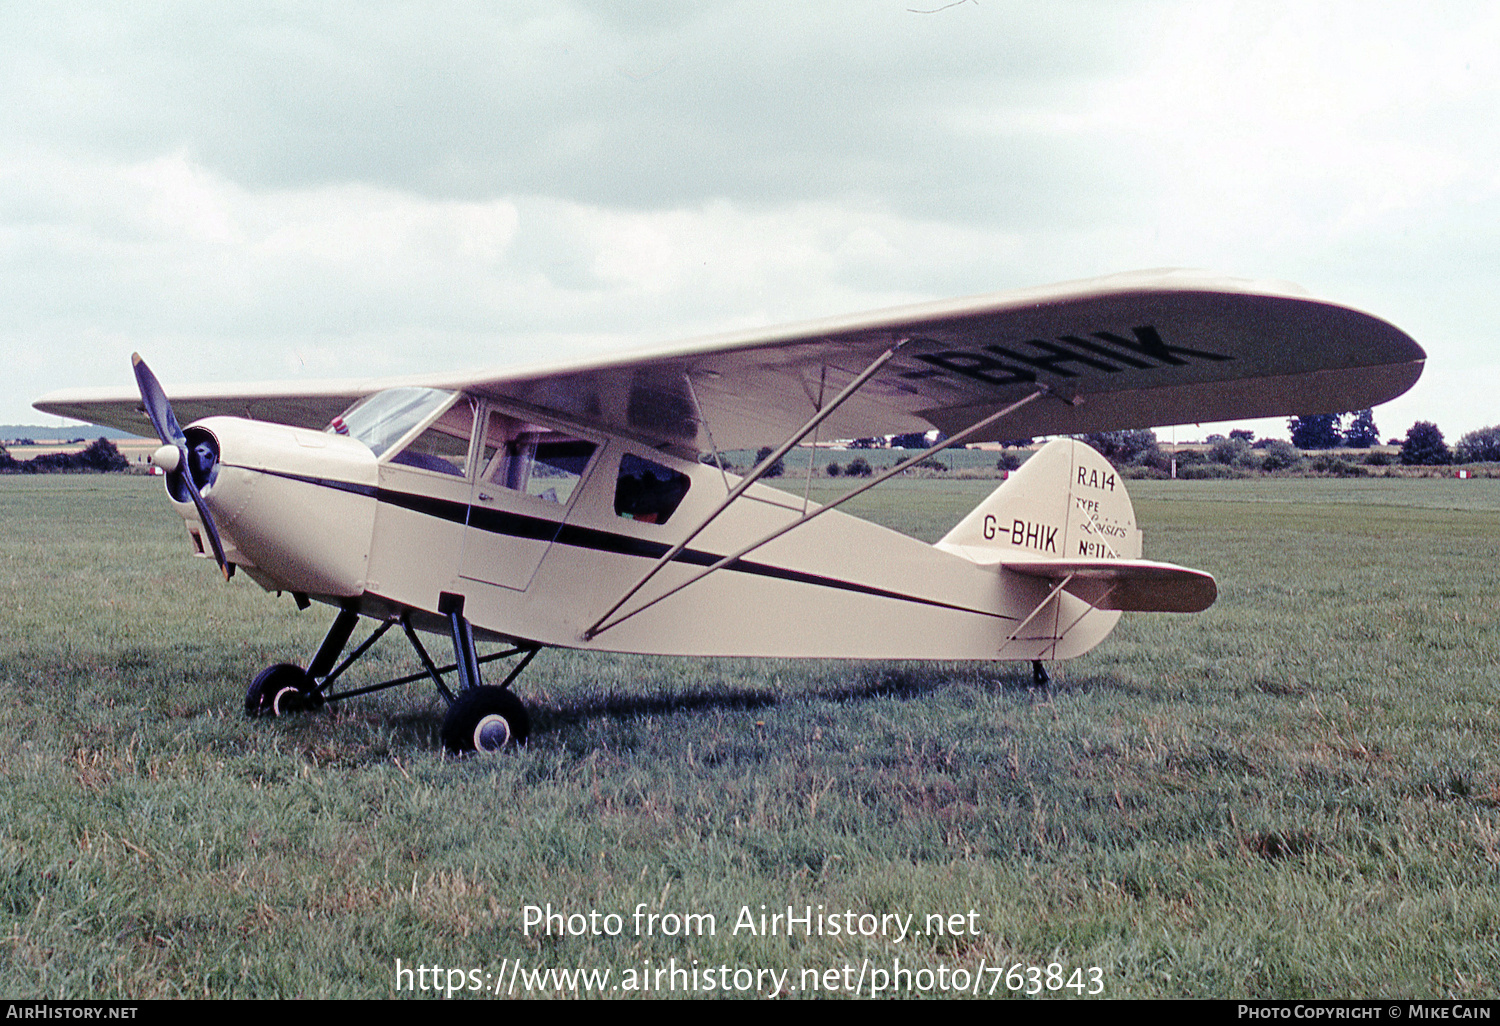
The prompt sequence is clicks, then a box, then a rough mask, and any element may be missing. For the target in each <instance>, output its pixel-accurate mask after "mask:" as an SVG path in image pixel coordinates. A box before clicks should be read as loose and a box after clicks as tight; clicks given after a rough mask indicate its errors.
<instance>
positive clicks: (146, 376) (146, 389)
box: [130, 353, 187, 453]
mask: <svg viewBox="0 0 1500 1026" xmlns="http://www.w3.org/2000/svg"><path fill="white" fill-rule="evenodd" d="M130 363H131V366H132V367H134V368H135V384H136V387H137V388H139V389H140V391H141V402H142V403H143V404H144V405H145V407H146V416H148V417H150V418H151V426H152V427H154V428H156V434H157V436H158V437H160V438H161V440H162V441H163V442H166V443H167V444H168V445H175V446H177V447H178V448H179V449H182V450H183V451H184V453H186V450H187V436H186V435H184V434H183V433H182V425H180V424H178V423H177V415H176V414H175V413H173V412H172V404H171V403H170V402H168V401H167V393H166V390H165V389H163V388H162V387H161V382H160V381H157V380H156V375H155V374H152V373H151V368H150V367H147V366H146V361H145V360H142V359H141V354H140V353H131V354H130Z"/></svg>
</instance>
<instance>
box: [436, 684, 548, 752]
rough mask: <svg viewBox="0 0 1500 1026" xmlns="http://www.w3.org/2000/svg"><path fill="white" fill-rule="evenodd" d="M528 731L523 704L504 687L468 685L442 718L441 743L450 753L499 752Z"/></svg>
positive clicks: (524, 735)
mask: <svg viewBox="0 0 1500 1026" xmlns="http://www.w3.org/2000/svg"><path fill="white" fill-rule="evenodd" d="M530 733H531V717H530V716H529V715H527V713H526V706H525V705H523V704H522V702H521V700H520V699H519V698H517V697H516V696H515V695H513V694H511V693H510V692H509V691H507V690H506V689H505V688H496V687H478V688H469V689H468V690H467V691H464V692H463V693H461V694H460V695H459V696H458V698H456V699H455V700H454V702H453V704H452V705H451V706H449V707H448V715H447V716H446V717H445V718H444V719H443V744H444V745H446V746H447V748H448V750H449V751H450V752H457V753H463V752H486V753H488V752H498V751H500V750H501V749H503V748H506V747H508V746H510V745H518V744H521V743H522V742H524V741H525V740H526V738H527V735H529V734H530Z"/></svg>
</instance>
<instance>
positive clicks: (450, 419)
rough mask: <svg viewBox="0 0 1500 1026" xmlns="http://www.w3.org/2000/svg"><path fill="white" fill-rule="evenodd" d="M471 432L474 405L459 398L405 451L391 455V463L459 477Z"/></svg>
mask: <svg viewBox="0 0 1500 1026" xmlns="http://www.w3.org/2000/svg"><path fill="white" fill-rule="evenodd" d="M473 433H474V404H473V402H472V401H471V400H467V399H460V400H459V401H458V402H456V403H454V404H453V407H452V408H451V409H449V410H448V411H447V412H445V413H444V414H443V415H442V416H441V417H439V418H438V419H437V420H435V421H433V422H432V423H431V424H429V425H428V426H427V430H426V431H423V432H422V433H421V434H420V435H418V436H417V437H416V438H413V439H412V440H411V443H410V444H409V445H407V446H406V448H404V449H402V450H401V451H400V452H399V453H397V454H396V455H395V456H392V457H391V462H392V463H400V464H403V465H404V466H408V467H416V468H417V469H418V470H431V471H433V472H435V473H438V474H452V475H454V476H455V477H462V476H463V475H464V467H465V465H466V464H467V463H468V459H469V436H470V435H472V434H473Z"/></svg>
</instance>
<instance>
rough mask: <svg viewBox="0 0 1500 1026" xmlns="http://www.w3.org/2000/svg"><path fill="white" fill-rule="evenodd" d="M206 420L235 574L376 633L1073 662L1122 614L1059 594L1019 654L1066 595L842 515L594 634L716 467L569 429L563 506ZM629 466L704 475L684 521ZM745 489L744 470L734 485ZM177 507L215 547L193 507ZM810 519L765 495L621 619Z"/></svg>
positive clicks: (282, 432)
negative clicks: (578, 470) (445, 600)
mask: <svg viewBox="0 0 1500 1026" xmlns="http://www.w3.org/2000/svg"><path fill="white" fill-rule="evenodd" d="M517 416H520V414H517ZM480 423H483V421H482V420H481V421H480ZM195 426H196V427H199V428H202V429H204V430H207V431H209V432H211V433H212V434H213V436H214V437H215V438H216V439H217V442H218V446H219V452H220V455H219V460H218V466H217V469H216V471H215V475H214V478H213V480H212V481H211V483H210V484H209V485H208V487H206V488H204V489H203V495H204V499H205V501H206V502H207V504H208V506H209V508H210V511H211V512H212V514H213V517H214V520H215V522H216V524H217V526H218V530H219V532H220V535H221V537H222V539H223V542H224V545H225V550H226V555H227V558H228V560H229V561H230V562H231V563H234V564H236V565H237V566H238V567H240V568H241V569H243V570H244V571H245V572H246V573H247V574H248V575H249V576H251V577H252V578H253V579H254V580H256V581H257V582H258V583H259V584H260V585H261V586H262V587H264V588H266V589H267V590H275V591H283V590H284V591H290V592H293V593H298V594H303V595H306V596H309V597H311V598H315V599H318V600H321V601H325V602H330V603H334V604H339V605H345V604H348V603H350V602H351V601H352V602H356V603H357V604H358V608H359V610H360V611H361V612H363V613H366V614H368V615H371V616H375V617H377V618H394V617H397V616H401V615H409V616H410V617H411V620H412V624H413V626H416V627H418V628H420V629H425V630H431V631H434V632H440V633H446V632H447V629H448V627H447V622H446V620H445V619H444V618H443V617H442V616H440V615H439V608H440V599H441V596H444V595H450V596H455V595H456V596H462V597H463V600H464V605H463V609H464V615H465V616H466V617H467V618H468V619H469V621H470V622H471V623H472V624H473V626H474V627H475V629H476V630H477V631H478V632H480V633H481V635H487V636H490V637H492V638H497V639H498V638H504V639H513V640H518V641H523V642H533V643H537V644H541V645H547V646H561V647H571V648H588V649H598V650H604V651H615V652H638V653H653V654H663V655H694V656H771V657H816V658H880V659H948V660H988V659H1066V658H1071V657H1073V656H1076V655H1079V654H1081V653H1083V652H1086V651H1088V650H1089V649H1090V648H1092V647H1093V646H1094V645H1096V644H1098V643H1099V642H1100V641H1101V640H1103V638H1104V637H1105V636H1107V635H1108V633H1109V631H1110V630H1111V629H1112V628H1113V626H1114V624H1115V622H1116V620H1117V619H1118V617H1119V613H1118V612H1111V611H1102V610H1090V609H1089V607H1088V606H1087V605H1086V604H1085V603H1084V602H1082V601H1080V600H1079V599H1077V598H1075V597H1073V596H1071V595H1068V594H1061V595H1058V596H1057V597H1056V598H1055V599H1054V600H1053V601H1052V603H1051V608H1049V609H1048V610H1046V612H1045V614H1044V615H1042V616H1038V617H1035V618H1033V619H1032V620H1031V621H1030V622H1029V623H1027V624H1026V625H1025V628H1024V629H1023V630H1022V632H1021V634H1020V636H1019V637H1016V638H1014V639H1013V640H1009V639H1011V635H1012V634H1013V633H1014V632H1015V631H1016V629H1017V627H1018V626H1020V625H1021V624H1022V622H1023V621H1025V620H1026V618H1027V617H1028V616H1030V615H1031V614H1032V612H1033V610H1035V609H1036V607H1037V606H1038V604H1040V603H1042V602H1043V601H1044V600H1045V599H1046V597H1047V595H1048V593H1049V591H1050V590H1051V589H1050V586H1049V584H1048V582H1046V581H1044V580H1039V579H1036V578H1033V577H1026V576H1023V575H1020V574H1014V573H1010V572H1008V571H1006V570H1004V569H1002V568H999V567H997V566H994V565H985V563H984V561H983V560H980V561H977V562H976V561H975V560H974V559H973V558H972V556H971V558H965V557H964V556H963V555H958V554H955V553H953V552H949V551H943V550H942V549H938V548H934V547H933V546H930V545H927V544H925V543H923V542H920V541H917V540H915V539H912V538H908V537H906V536H904V535H901V534H899V533H897V532H894V531H891V530H888V529H886V528H883V527H879V526H877V525H874V524H871V523H868V522H866V521H862V520H859V519H857V518H854V517H851V516H847V515H844V514H842V513H840V512H838V511H830V512H829V513H827V514H826V515H824V516H821V517H819V518H817V519H815V520H813V521H810V522H809V523H806V524H804V525H801V526H799V527H797V528H796V529H794V530H792V531H791V532H789V533H788V534H786V535H785V536H783V537H781V538H778V539H776V540H775V541H772V542H770V543H769V544H767V545H765V546H764V547H762V548H759V549H756V550H755V551H753V552H751V553H749V554H748V555H747V556H745V557H744V558H743V559H742V560H740V561H738V562H736V563H734V564H732V565H730V566H728V567H726V568H724V569H722V570H719V571H716V572H714V573H712V574H710V575H708V576H707V577H706V578H704V579H703V580H701V581H698V582H696V583H693V584H692V585H690V586H689V587H687V588H685V589H684V590H682V591H680V592H678V593H677V594H675V595H672V596H670V597H668V598H666V599H665V600H663V601H662V602H660V603H658V604H656V605H653V606H651V607H650V608H648V609H645V610H644V611H642V612H640V613H638V614H636V615H632V616H628V617H627V618H626V619H624V620H623V621H622V622H619V623H618V624H616V625H615V626H612V627H609V628H608V629H606V630H604V631H602V632H600V633H599V634H597V635H596V636H595V637H593V638H591V639H587V640H586V639H585V637H584V632H585V631H586V630H587V629H588V628H589V626H590V625H592V624H593V623H594V622H595V621H596V620H597V619H598V617H599V616H601V615H602V614H603V613H604V612H605V611H606V610H608V609H609V608H610V606H611V605H613V604H614V602H615V601H616V600H618V599H619V598H620V596H621V595H623V594H624V593H625V592H626V591H627V590H628V589H629V588H630V587H631V586H632V585H633V584H635V583H636V582H637V581H638V580H639V579H640V578H641V576H642V575H643V574H644V573H646V571H647V570H648V569H649V568H650V567H651V566H652V564H653V563H654V562H656V560H657V559H658V558H659V557H660V556H661V555H662V554H663V553H664V552H666V551H667V550H668V548H669V547H670V546H672V545H673V544H674V543H676V542H678V541H680V540H682V539H683V538H684V537H686V536H687V535H688V534H689V532H690V531H691V530H692V529H693V528H694V527H696V526H697V525H698V524H699V523H700V522H701V521H702V520H703V518H705V517H706V516H708V515H709V514H710V513H711V512H712V510H713V509H714V508H715V507H716V506H717V505H718V504H719V503H720V502H721V501H722V500H723V498H724V496H725V494H726V483H725V478H724V476H723V475H721V474H720V472H719V470H718V469H717V468H714V467H710V466H706V465H704V464H701V463H699V462H696V461H692V460H686V459H682V458H679V457H677V456H674V455H670V454H667V453H663V452H661V451H659V450H657V449H653V448H652V447H650V446H648V445H645V444H641V443H637V442H636V441H634V440H631V439H628V438H621V437H605V436H603V435H600V434H599V433H597V432H590V431H589V430H588V429H586V428H583V427H579V426H569V425H555V426H556V427H558V428H560V429H563V430H566V431H568V432H569V433H570V434H572V435H574V436H576V437H579V438H585V439H589V440H591V441H593V442H596V443H597V448H596V449H595V450H594V452H593V455H592V458H591V459H590V460H589V462H588V464H587V467H586V468H585V469H584V470H583V472H582V476H581V478H580V479H579V480H578V482H577V485H576V487H574V488H573V490H572V492H571V494H570V495H569V496H568V499H567V501H566V502H562V503H558V502H551V501H547V500H546V499H544V498H541V497H538V496H535V495H531V494H527V493H525V492H521V491H511V490H507V489H504V488H495V487H493V486H492V485H490V484H488V483H487V482H485V481H483V480H481V479H479V477H478V475H477V474H476V473H475V472H474V471H473V469H472V466H471V469H470V472H469V473H467V474H465V475H463V476H459V475H455V474H449V473H438V472H435V471H432V470H427V469H420V468H418V467H415V466H408V465H404V464H402V463H399V462H395V461H393V460H392V459H391V458H390V456H391V454H392V453H394V452H396V451H398V449H399V447H396V448H393V449H392V450H390V451H389V452H387V453H386V454H384V457H383V458H382V459H377V458H376V457H375V455H374V454H373V453H372V451H371V450H370V449H369V448H368V447H367V446H366V445H364V444H363V443H361V442H359V441H356V440H354V439H352V438H348V437H344V436H341V435H338V434H334V433H331V432H315V431H309V430H305V429H300V428H293V427H286V426H281V425H275V424H268V423H264V422H256V421H249V420H242V419H239V418H231V417H210V418H207V419H205V420H202V421H199V422H197V424H196V425H195ZM627 455H630V456H634V457H636V458H638V459H645V460H650V461H652V462H654V463H656V464H658V465H662V466H665V467H669V468H671V469H672V470H673V471H675V472H677V473H680V474H682V475H686V477H687V479H688V482H689V484H688V490H687V494H686V496H685V497H684V498H683V499H682V501H681V504H680V506H678V507H677V508H676V510H675V511H674V512H673V513H672V514H671V516H670V517H669V518H668V519H667V521H666V522H665V523H650V522H645V521H642V520H637V519H632V518H629V517H625V516H622V515H620V514H619V513H617V508H618V503H617V498H616V489H617V487H618V482H619V480H620V478H621V476H622V475H621V459H622V457H625V456H627ZM736 481H737V479H736V478H734V477H733V476H730V477H729V479H728V484H729V485H730V486H732V485H733V484H734V483H736ZM174 505H175V506H176V508H177V510H178V512H179V513H180V514H181V515H182V516H183V518H184V519H185V520H186V521H187V522H188V527H189V530H190V532H192V533H193V534H194V536H195V537H200V536H201V526H200V525H199V524H198V521H197V514H196V511H195V510H194V508H193V506H192V505H191V504H187V503H178V502H175V501H174ZM812 508H816V507H815V506H814V507H812ZM802 512H803V502H802V500H801V499H800V498H797V497H794V496H792V495H790V494H788V493H786V492H782V491H779V490H777V489H774V488H770V487H766V486H762V485H758V484H757V485H754V486H752V487H751V489H750V490H749V491H748V492H747V493H746V494H745V495H744V496H742V497H741V498H740V499H738V500H737V501H735V502H734V503H733V504H732V505H731V506H730V507H729V508H728V509H727V510H725V511H724V513H722V514H721V515H720V516H719V517H717V518H716V519H715V520H714V521H713V522H712V523H711V524H710V525H709V526H708V527H707V528H706V529H705V530H704V531H703V532H702V533H701V534H699V535H698V536H697V537H696V538H694V539H693V540H692V542H691V544H690V545H689V546H688V548H687V549H686V550H684V552H683V553H682V554H681V555H680V556H678V557H677V558H676V559H675V560H673V561H672V563H671V564H670V565H669V566H667V567H665V568H664V569H663V570H662V571H661V572H660V573H658V574H657V575H656V576H655V577H654V578H653V579H652V580H651V582H650V583H649V584H647V585H646V587H645V588H644V589H643V590H642V591H641V592H640V593H639V594H638V595H636V596H634V597H633V598H632V599H631V601H630V602H629V603H627V604H626V606H625V607H624V608H623V609H622V610H621V612H622V613H626V614H628V613H630V612H631V610H633V609H636V608H637V607H639V606H641V605H643V604H645V603H646V602H649V601H650V600H651V599H652V598H653V597H655V596H658V595H661V594H662V593H663V592H665V591H667V590H668V589H669V588H671V587H673V586H674V585H675V584H678V583H680V582H681V581H683V580H685V579H687V578H688V577H690V576H692V575H695V574H697V573H699V572H700V571H701V569H702V568H703V567H704V566H706V565H708V564H710V563H712V562H713V561H714V560H716V559H717V558H719V557H721V556H723V555H726V554H728V553H731V552H734V551H736V550H738V549H739V548H741V547H742V546H744V545H746V544H748V543H750V542H751V541H754V540H756V539H758V538H760V537H762V536H764V535H767V534H770V533H771V532H772V531H774V530H776V529H777V528H780V527H782V526H784V525H786V524H787V523H789V522H791V521H793V520H795V519H796V518H797V517H799V516H800V515H801V514H802ZM198 548H199V550H200V552H201V551H202V550H203V546H202V544H201V542H200V543H199V545H198ZM450 601H451V600H450ZM1059 633H1062V634H1064V635H1065V637H1064V638H1062V640H1059V639H1058V637H1057V635H1058V634H1059Z"/></svg>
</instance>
